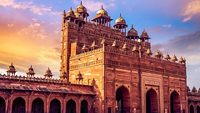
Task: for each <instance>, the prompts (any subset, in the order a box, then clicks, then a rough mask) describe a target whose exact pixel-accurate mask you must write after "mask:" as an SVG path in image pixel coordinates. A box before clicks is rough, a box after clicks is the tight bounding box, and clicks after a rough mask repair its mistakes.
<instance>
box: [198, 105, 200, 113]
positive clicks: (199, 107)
mask: <svg viewBox="0 0 200 113" xmlns="http://www.w3.org/2000/svg"><path fill="white" fill-rule="evenodd" d="M197 113H200V106H199V105H198V106H197Z"/></svg>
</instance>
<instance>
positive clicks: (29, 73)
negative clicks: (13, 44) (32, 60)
mask: <svg viewBox="0 0 200 113" xmlns="http://www.w3.org/2000/svg"><path fill="white" fill-rule="evenodd" d="M26 74H27V76H31V77H32V76H34V75H35V72H34V69H33V67H32V65H31V67H30V68H29V69H28V72H27V73H26Z"/></svg>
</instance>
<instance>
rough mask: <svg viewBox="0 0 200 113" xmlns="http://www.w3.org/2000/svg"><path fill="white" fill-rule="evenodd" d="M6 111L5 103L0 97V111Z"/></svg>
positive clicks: (1, 112)
mask: <svg viewBox="0 0 200 113" xmlns="http://www.w3.org/2000/svg"><path fill="white" fill-rule="evenodd" d="M5 112H6V103H5V100H4V99H3V98H2V97H0V113H5Z"/></svg>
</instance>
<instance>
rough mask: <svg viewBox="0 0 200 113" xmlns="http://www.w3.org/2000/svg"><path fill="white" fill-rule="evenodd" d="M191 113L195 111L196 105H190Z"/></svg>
mask: <svg viewBox="0 0 200 113" xmlns="http://www.w3.org/2000/svg"><path fill="white" fill-rule="evenodd" d="M190 113H194V107H193V105H191V106H190Z"/></svg>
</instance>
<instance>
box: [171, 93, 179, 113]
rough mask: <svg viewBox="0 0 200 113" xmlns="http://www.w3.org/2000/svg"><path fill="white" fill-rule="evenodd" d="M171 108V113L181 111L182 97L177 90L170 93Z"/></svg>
mask: <svg viewBox="0 0 200 113" xmlns="http://www.w3.org/2000/svg"><path fill="white" fill-rule="evenodd" d="M170 109H171V110H170V111H171V113H181V107H180V97H179V94H178V93H177V92H176V91H173V92H172V93H171V95H170Z"/></svg>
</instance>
